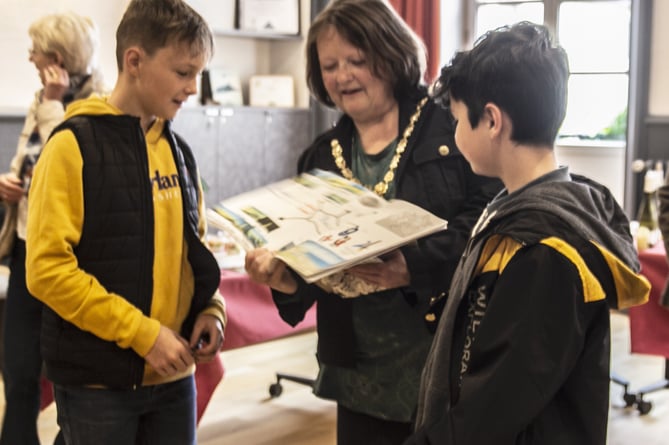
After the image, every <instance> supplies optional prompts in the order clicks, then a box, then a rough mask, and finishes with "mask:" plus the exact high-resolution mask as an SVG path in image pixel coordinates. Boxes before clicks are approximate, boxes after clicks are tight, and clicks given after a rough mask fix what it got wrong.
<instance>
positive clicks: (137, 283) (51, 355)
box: [41, 115, 220, 388]
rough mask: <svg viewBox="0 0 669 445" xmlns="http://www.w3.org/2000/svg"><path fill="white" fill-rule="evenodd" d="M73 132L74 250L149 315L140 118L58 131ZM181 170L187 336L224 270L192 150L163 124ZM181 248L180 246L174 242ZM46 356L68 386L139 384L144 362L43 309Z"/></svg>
mask: <svg viewBox="0 0 669 445" xmlns="http://www.w3.org/2000/svg"><path fill="white" fill-rule="evenodd" d="M65 129H67V130H71V131H72V132H73V134H74V135H75V137H76V139H77V142H78V145H79V149H80V151H81V156H82V159H83V171H82V181H83V190H84V224H83V229H82V235H81V240H80V242H79V244H78V245H77V246H76V247H75V248H74V252H75V255H76V257H77V260H78V262H79V267H80V268H81V269H83V270H85V271H86V272H87V273H89V274H91V275H93V276H95V277H96V278H97V279H98V280H99V281H100V283H101V284H102V285H103V286H104V287H105V288H106V289H107V290H108V291H109V292H113V293H117V294H119V295H122V296H123V297H124V298H126V299H127V300H128V301H130V302H131V303H132V304H134V305H135V306H137V307H138V308H139V309H141V310H142V312H143V313H144V314H146V315H149V314H150V312H151V300H152V294H153V261H154V257H153V255H154V230H153V229H154V219H153V195H152V189H151V181H150V179H149V178H148V174H147V172H148V157H147V153H146V142H145V140H144V134H143V132H142V129H141V127H140V124H139V119H137V118H135V117H131V116H116V115H99V116H98V115H96V116H75V117H73V118H71V119H68V120H67V121H65V122H64V123H62V124H61V125H60V126H58V127H57V128H56V129H55V130H54V132H53V134H55V133H57V132H58V131H62V130H65ZM164 134H165V136H166V137H167V139H168V140H169V143H170V146H171V148H172V153H173V156H174V160H175V163H176V166H177V170H178V172H179V183H180V184H179V185H180V189H181V193H182V199H183V208H184V236H185V238H186V241H187V243H188V261H189V263H190V264H191V266H192V269H193V273H194V278H195V293H194V296H193V301H192V304H191V309H190V312H189V314H188V317H187V319H186V321H185V322H184V325H183V327H182V332H181V333H182V335H184V336H185V337H186V338H188V336H189V334H190V331H191V330H192V328H193V324H194V321H195V317H196V316H197V314H198V313H199V312H201V311H202V310H203V309H204V308H205V307H206V306H207V303H208V301H209V300H210V299H211V297H212V296H213V295H214V293H215V291H216V288H217V287H218V284H219V280H220V269H219V267H218V265H217V263H216V260H215V258H214V257H213V255H212V254H211V252H210V251H209V250H208V249H207V248H206V247H205V246H204V244H202V243H201V242H200V239H199V236H198V219H199V213H198V189H197V186H196V182H195V181H196V180H197V170H196V164H195V160H194V157H193V154H192V152H191V150H190V148H189V147H188V145H187V144H186V143H185V142H184V141H183V140H181V138H179V137H178V136H176V135H175V134H174V133H173V132H172V131H171V130H170V127H169V122H167V123H166V124H165V129H164ZM174 242H175V243H179V242H181V241H180V240H174ZM41 341H42V354H43V357H44V359H45V362H46V365H47V374H48V377H49V378H50V379H51V380H52V381H53V382H55V383H59V384H66V385H105V386H107V387H110V388H132V387H136V386H139V385H141V383H142V377H143V373H144V363H145V362H144V359H143V358H142V357H140V356H139V355H138V354H137V353H135V352H134V351H133V350H132V349H122V348H120V347H119V346H117V345H116V343H114V342H109V341H105V340H102V339H100V338H98V337H96V336H95V335H93V334H91V333H89V332H85V331H82V330H81V329H79V328H77V327H76V326H74V325H73V324H71V323H69V322H67V321H65V320H63V319H62V318H61V317H60V316H58V315H57V314H56V313H55V312H54V311H52V310H50V309H49V308H46V309H45V312H44V315H43V318H42V340H41Z"/></svg>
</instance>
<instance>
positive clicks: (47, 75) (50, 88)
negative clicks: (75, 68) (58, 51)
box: [42, 65, 70, 102]
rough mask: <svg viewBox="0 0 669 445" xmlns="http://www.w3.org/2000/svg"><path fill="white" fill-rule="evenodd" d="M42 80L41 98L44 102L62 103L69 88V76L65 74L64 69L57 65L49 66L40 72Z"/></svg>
mask: <svg viewBox="0 0 669 445" xmlns="http://www.w3.org/2000/svg"><path fill="white" fill-rule="evenodd" d="M42 76H43V79H44V94H43V96H42V98H43V99H45V100H58V101H60V102H62V101H63V96H65V93H66V92H67V89H68V88H69V87H70V76H69V75H68V74H67V71H66V70H65V68H62V67H60V66H58V65H49V66H47V67H46V68H44V70H42Z"/></svg>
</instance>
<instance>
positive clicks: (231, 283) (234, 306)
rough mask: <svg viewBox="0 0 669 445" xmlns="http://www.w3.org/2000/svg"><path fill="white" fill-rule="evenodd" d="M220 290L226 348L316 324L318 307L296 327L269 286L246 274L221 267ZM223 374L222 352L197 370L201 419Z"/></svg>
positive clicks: (248, 343) (291, 332) (297, 330)
mask: <svg viewBox="0 0 669 445" xmlns="http://www.w3.org/2000/svg"><path fill="white" fill-rule="evenodd" d="M219 290H220V292H221V294H222V295H223V297H224V298H225V303H226V307H227V313H228V324H227V325H226V327H225V342H224V343H223V350H224V351H226V350H229V349H235V348H239V347H242V346H247V345H252V344H255V343H260V342H263V341H267V340H272V339H275V338H279V337H283V336H286V335H290V334H294V333H297V332H300V331H304V330H306V329H312V328H314V327H315V326H316V308H315V307H312V308H311V309H310V310H309V312H307V314H306V316H305V318H304V320H303V321H302V322H300V323H299V324H298V325H297V326H295V327H292V326H290V325H289V324H287V323H286V322H284V321H283V320H282V319H281V317H279V312H278V310H277V308H276V306H275V305H274V302H273V301H272V294H271V292H270V290H269V288H268V287H267V286H263V285H261V284H257V283H254V282H252V281H251V280H250V279H249V278H248V276H247V275H246V274H243V273H238V272H231V271H227V270H222V271H221V284H220V286H219ZM223 374H224V368H223V362H222V360H221V356H220V355H219V356H217V357H216V359H214V360H213V361H212V362H211V363H206V364H200V365H198V367H197V370H196V372H195V382H196V384H197V415H198V417H197V418H198V420H200V417H202V414H203V413H204V410H205V408H206V407H207V404H208V403H209V400H210V399H211V395H212V393H213V392H214V389H216V386H217V385H218V383H219V382H220V381H221V379H222V378H223Z"/></svg>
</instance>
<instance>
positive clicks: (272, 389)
mask: <svg viewBox="0 0 669 445" xmlns="http://www.w3.org/2000/svg"><path fill="white" fill-rule="evenodd" d="M282 392H283V387H282V386H281V383H272V384H271V385H269V395H270V397H272V398H276V397H279V396H280V395H281V393H282Z"/></svg>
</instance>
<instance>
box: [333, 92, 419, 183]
mask: <svg viewBox="0 0 669 445" xmlns="http://www.w3.org/2000/svg"><path fill="white" fill-rule="evenodd" d="M425 103H427V97H424V98H423V100H421V101H420V102H419V103H418V106H416V111H415V112H414V113H413V115H412V116H411V118H410V119H409V124H408V125H407V127H406V128H405V129H404V133H403V134H402V139H400V141H399V142H398V143H397V148H396V149H395V155H394V156H393V158H392V159H391V160H390V165H389V166H388V171H387V172H386V174H385V175H383V180H382V181H379V182H378V183H377V184H376V185H375V186H374V187H373V188H372V190H374V192H375V193H376V194H377V195H379V196H383V195H385V194H386V192H387V191H388V185H389V184H390V183H391V182H392V181H393V179H395V169H397V166H398V165H399V163H400V158H401V157H402V153H404V150H405V149H406V147H407V141H408V140H409V137H411V133H413V129H414V126H415V125H416V122H418V119H419V118H420V113H421V111H423V106H424V105H425ZM330 146H331V147H332V156H333V157H334V160H335V164H336V165H337V168H339V170H340V171H341V174H342V176H344V178H346V179H348V180H349V181H353V182H356V183H358V184H360V181H359V180H358V178H356V177H355V176H353V172H352V171H351V169H350V168H348V167H347V166H346V160H345V159H344V156H343V153H344V150H343V149H342V148H341V144H340V143H339V141H338V140H337V139H332V141H331V142H330Z"/></svg>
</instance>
